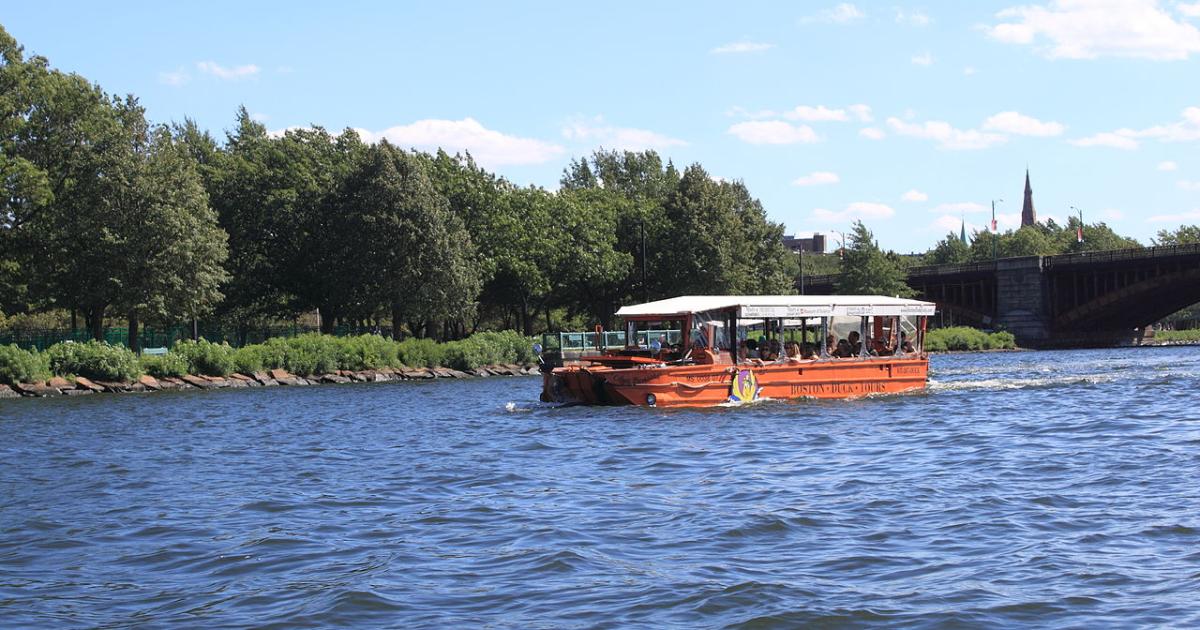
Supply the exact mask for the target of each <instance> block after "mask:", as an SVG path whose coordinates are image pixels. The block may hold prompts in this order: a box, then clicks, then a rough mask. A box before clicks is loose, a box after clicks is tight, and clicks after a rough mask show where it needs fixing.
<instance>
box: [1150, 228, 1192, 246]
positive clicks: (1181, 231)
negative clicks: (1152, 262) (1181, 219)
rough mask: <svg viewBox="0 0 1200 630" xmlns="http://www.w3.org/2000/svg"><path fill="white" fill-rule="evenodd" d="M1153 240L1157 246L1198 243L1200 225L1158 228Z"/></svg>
mask: <svg viewBox="0 0 1200 630" xmlns="http://www.w3.org/2000/svg"><path fill="white" fill-rule="evenodd" d="M1153 242H1154V244H1155V245H1158V246H1161V245H1191V244H1193V243H1200V225H1181V226H1179V227H1177V228H1175V229H1174V230H1165V229H1164V230H1159V231H1158V234H1156V235H1155V236H1154V241H1153Z"/></svg>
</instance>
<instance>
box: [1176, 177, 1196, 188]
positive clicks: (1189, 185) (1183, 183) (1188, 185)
mask: <svg viewBox="0 0 1200 630" xmlns="http://www.w3.org/2000/svg"><path fill="white" fill-rule="evenodd" d="M1175 185H1176V186H1179V187H1180V188H1181V189H1183V190H1200V182H1192V181H1188V180H1186V179H1181V180H1179V181H1178V182H1176V183H1175Z"/></svg>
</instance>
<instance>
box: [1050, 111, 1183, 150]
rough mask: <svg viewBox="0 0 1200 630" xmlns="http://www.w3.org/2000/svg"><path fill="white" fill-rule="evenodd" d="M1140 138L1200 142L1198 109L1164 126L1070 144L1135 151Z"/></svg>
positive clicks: (1101, 135)
mask: <svg viewBox="0 0 1200 630" xmlns="http://www.w3.org/2000/svg"><path fill="white" fill-rule="evenodd" d="M1142 138H1154V139H1157V140H1159V141H1161V142H1193V141H1196V140H1200V107H1188V108H1186V109H1184V110H1183V112H1182V113H1181V119H1180V120H1177V121H1175V122H1172V123H1167V124H1165V125H1154V126H1153V127H1147V128H1145V129H1129V128H1122V129H1117V130H1116V131H1106V132H1102V133H1098V134H1095V135H1092V136H1088V137H1086V138H1080V139H1077V140H1071V141H1070V143H1071V144H1074V145H1076V146H1080V147H1094V146H1104V147H1114V148H1118V149H1136V148H1138V140H1140V139H1142Z"/></svg>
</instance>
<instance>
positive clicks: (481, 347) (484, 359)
mask: <svg viewBox="0 0 1200 630" xmlns="http://www.w3.org/2000/svg"><path fill="white" fill-rule="evenodd" d="M441 350H442V361H441V363H442V365H445V366H446V367H449V368H454V369H456V370H473V369H475V368H477V367H479V366H481V365H486V364H488V363H492V361H488V357H489V354H488V352H489V350H488V347H487V344H486V343H485V342H483V340H477V339H475V337H474V336H472V337H468V338H466V339H460V340H458V341H451V342H448V343H445V344H443V345H442V348H441Z"/></svg>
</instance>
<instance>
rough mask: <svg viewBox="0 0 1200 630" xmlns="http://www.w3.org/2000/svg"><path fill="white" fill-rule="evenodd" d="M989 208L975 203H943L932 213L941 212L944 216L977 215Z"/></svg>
mask: <svg viewBox="0 0 1200 630" xmlns="http://www.w3.org/2000/svg"><path fill="white" fill-rule="evenodd" d="M985 210H987V207H985V206H983V205H981V204H978V203H975V202H974V201H959V202H955V203H942V204H938V205H937V206H936V207H934V208H933V209H932V210H930V212H940V213H942V214H954V213H957V214H977V213H979V212H984V211H985Z"/></svg>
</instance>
